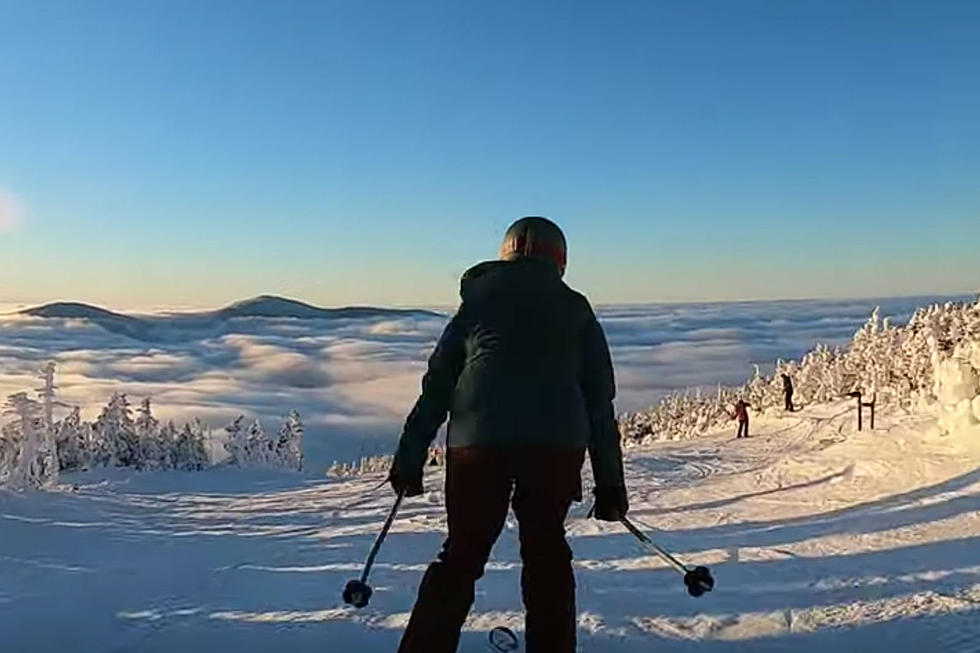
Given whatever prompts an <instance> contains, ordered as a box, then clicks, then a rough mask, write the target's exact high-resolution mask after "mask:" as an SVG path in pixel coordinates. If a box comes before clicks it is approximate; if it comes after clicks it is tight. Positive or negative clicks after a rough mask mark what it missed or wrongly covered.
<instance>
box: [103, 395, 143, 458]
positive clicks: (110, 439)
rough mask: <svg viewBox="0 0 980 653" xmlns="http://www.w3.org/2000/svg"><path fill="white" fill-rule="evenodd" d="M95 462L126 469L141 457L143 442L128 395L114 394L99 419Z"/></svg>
mask: <svg viewBox="0 0 980 653" xmlns="http://www.w3.org/2000/svg"><path fill="white" fill-rule="evenodd" d="M93 430H94V432H95V437H96V455H95V462H96V463H98V464H100V465H116V466H119V467H125V466H128V465H133V464H135V462H136V461H137V460H138V458H139V440H138V439H137V437H136V425H135V423H134V422H133V413H132V409H131V408H130V406H129V401H128V400H127V399H126V395H124V394H114V395H113V396H112V398H111V399H110V400H109V403H108V405H106V407H105V408H103V409H102V413H101V414H100V415H99V417H98V419H96V420H95V425H94V428H93Z"/></svg>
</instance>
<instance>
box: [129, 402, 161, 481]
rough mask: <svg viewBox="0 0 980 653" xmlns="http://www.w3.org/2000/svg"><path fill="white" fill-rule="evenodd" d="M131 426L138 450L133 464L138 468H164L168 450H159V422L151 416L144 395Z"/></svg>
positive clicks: (151, 411)
mask: <svg viewBox="0 0 980 653" xmlns="http://www.w3.org/2000/svg"><path fill="white" fill-rule="evenodd" d="M133 428H134V432H135V433H136V441H137V450H138V455H137V456H136V460H135V461H134V463H133V464H135V465H136V466H137V467H138V468H140V469H166V466H164V461H166V460H167V459H168V458H169V456H168V455H167V454H168V452H165V451H161V450H160V445H161V442H160V422H159V421H158V420H157V419H156V418H155V417H154V416H153V408H152V406H151V405H150V398H149V397H145V398H144V399H143V401H142V402H141V403H140V407H139V408H137V409H136V421H135V422H134V424H133Z"/></svg>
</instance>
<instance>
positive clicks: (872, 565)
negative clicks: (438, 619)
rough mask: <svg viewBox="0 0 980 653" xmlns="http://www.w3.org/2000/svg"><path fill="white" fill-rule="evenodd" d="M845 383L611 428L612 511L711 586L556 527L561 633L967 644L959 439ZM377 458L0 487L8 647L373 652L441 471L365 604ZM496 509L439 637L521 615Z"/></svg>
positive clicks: (969, 449)
mask: <svg viewBox="0 0 980 653" xmlns="http://www.w3.org/2000/svg"><path fill="white" fill-rule="evenodd" d="M848 407H849V405H848V404H846V403H841V404H835V405H826V406H814V407H807V408H805V409H804V410H802V411H800V412H798V413H794V414H792V415H779V414H775V415H772V416H761V417H758V418H756V419H754V421H753V423H752V429H753V437H752V438H750V439H748V440H738V441H736V440H734V439H733V434H734V423H733V425H732V428H731V429H727V430H726V431H725V432H724V433H720V432H719V433H716V434H713V435H709V436H708V437H704V438H701V439H698V440H689V441H678V442H668V443H661V444H658V445H654V446H649V447H642V448H631V449H628V450H627V468H628V483H629V485H630V493H631V503H632V513H631V515H632V517H634V518H635V520H636V521H637V522H638V523H641V524H643V525H645V526H646V527H647V528H648V530H650V531H651V533H652V536H653V537H654V539H655V540H656V541H657V542H659V543H661V544H662V545H664V546H666V547H667V548H669V549H671V550H673V551H674V552H675V553H676V554H677V555H678V556H679V557H681V559H683V560H685V561H687V562H689V563H696V564H706V565H708V566H710V567H711V569H712V572H713V574H714V576H715V578H716V581H717V586H716V589H715V591H714V592H713V593H711V594H708V595H706V596H705V597H703V598H701V599H693V598H690V597H688V596H687V594H686V593H685V591H684V587H683V584H682V583H681V579H680V577H679V576H678V575H677V574H676V572H674V571H672V570H671V569H669V568H668V567H667V566H666V564H665V563H663V562H662V561H661V560H660V559H658V558H655V557H651V556H650V555H649V554H647V553H646V552H645V551H644V550H643V549H641V548H639V546H638V544H637V543H636V542H635V540H633V539H632V538H631V537H630V536H629V535H628V534H626V533H624V532H623V530H622V528H621V527H620V526H618V525H616V524H606V523H599V522H595V521H592V520H587V519H585V513H586V512H587V510H588V506H587V505H586V504H579V505H576V506H575V507H574V508H573V510H572V513H571V514H570V516H569V521H568V532H569V535H570V541H571V543H572V548H573V550H574V551H575V555H576V562H575V564H576V574H577V579H578V586H579V589H578V602H579V612H580V616H579V632H580V638H579V641H580V645H579V649H580V651H587V652H593V651H595V652H603V653H606V652H609V653H639V652H640V651H644V652H646V651H666V652H676V651H695V650H696V651H699V652H701V651H708V652H714V651H788V650H792V651H796V652H799V651H803V652H804V653H805V652H813V653H816V652H817V651H820V652H823V651H827V650H835V649H836V650H840V651H851V650H855V651H857V650H862V651H879V650H880V651H889V652H899V653H900V652H905V651H908V652H912V651H933V650H942V651H944V653H956V652H961V651H980V513H978V510H980V443H971V442H966V441H962V440H957V439H952V438H946V439H930V438H928V437H927V436H924V435H922V434H923V433H925V432H926V427H927V426H928V425H929V424H930V423H931V422H930V418H928V417H927V416H904V415H888V414H885V415H883V416H882V417H881V418H880V420H879V423H878V428H877V429H876V430H875V431H873V432H869V431H865V432H863V433H856V432H855V431H854V424H853V421H854V416H853V414H852V411H849V410H848ZM380 480H381V477H380V476H369V477H364V478H359V479H355V480H347V481H343V482H339V481H328V480H324V479H322V478H314V477H311V476H300V475H295V474H285V473H273V472H268V473H265V472H254V471H251V472H244V471H239V470H214V471H211V472H206V473H196V474H195V473H176V472H170V473H147V474H135V473H132V472H124V471H119V470H109V471H106V470H98V471H96V472H90V473H86V474H79V475H75V476H73V477H68V478H67V479H66V483H65V484H63V485H62V486H60V487H59V488H58V490H56V491H53V492H45V493H39V492H35V493H21V494H15V493H0V633H2V635H0V637H2V639H0V641H2V642H3V647H2V650H4V651H8V650H9V651H15V652H18V653H19V652H34V651H38V652H47V651H51V652H64V651H83V652H86V653H102V652H105V653H137V652H148V653H149V652H165V651H178V650H179V651H189V652H193V651H216V650H229V651H235V652H236V653H248V652H252V651H255V652H258V651H270V650H288V651H290V653H300V652H305V651H310V652H312V651H322V652H330V651H341V650H348V649H349V647H357V648H356V650H359V651H366V652H373V651H394V650H395V648H396V646H397V641H398V637H399V634H400V630H401V629H402V628H403V627H404V625H405V623H406V621H407V618H408V611H409V610H410V609H411V605H412V601H413V599H414V594H415V589H416V585H417V583H418V581H419V579H420V576H421V574H422V572H423V571H424V569H425V565H426V564H427V563H428V561H429V560H430V559H431V557H432V556H433V555H434V554H435V552H436V551H437V550H438V547H439V545H440V543H441V541H442V537H443V529H444V526H445V520H444V517H443V507H442V492H441V490H440V489H439V485H440V482H441V473H440V472H439V471H438V470H435V471H432V470H430V472H429V475H428V477H427V480H426V485H427V488H428V489H429V490H430V491H429V492H428V493H427V494H425V495H423V496H421V497H418V498H416V499H411V500H407V501H406V504H405V507H404V509H403V511H402V512H401V513H400V515H399V518H398V520H397V521H396V522H395V524H394V526H393V529H392V534H391V536H390V539H389V540H388V542H387V544H386V546H385V548H383V549H382V552H381V555H380V557H379V559H378V562H377V564H376V566H375V570H374V572H373V574H372V577H371V579H370V583H371V585H372V586H373V588H374V590H375V594H374V597H373V598H372V601H371V605H370V606H369V607H367V608H365V609H363V610H360V611H356V610H354V609H351V608H348V607H346V606H344V605H343V604H342V602H341V600H340V590H341V588H342V587H343V585H344V583H345V582H346V581H347V580H348V579H350V578H353V577H356V576H357V575H358V574H359V572H360V567H361V564H362V562H363V559H364V557H365V556H366V554H367V551H368V549H369V547H370V545H371V542H372V541H373V539H374V536H375V534H376V532H377V530H378V529H379V528H380V526H381V524H382V522H383V520H384V517H385V513H386V511H387V509H388V508H389V507H390V504H391V496H390V494H389V492H388V491H387V488H383V489H380V490H376V491H374V492H373V493H372V492H371V491H372V489H373V488H375V487H376V486H377V485H378V483H379V482H380ZM516 538H517V533H516V524H515V523H514V521H513V519H509V520H508V523H507V527H506V528H505V529H504V532H503V534H502V536H501V538H500V541H499V542H498V544H497V545H496V547H495V548H494V552H493V556H492V558H491V561H490V564H489V565H488V566H487V571H486V575H485V576H484V578H483V579H482V580H481V581H480V583H479V585H478V588H477V597H476V603H475V605H474V608H473V611H472V613H471V617H470V619H469V621H468V622H467V625H466V631H465V632H464V635H463V643H462V645H461V647H460V651H462V652H463V653H478V652H481V651H485V650H486V648H485V637H486V631H488V630H489V629H490V628H492V627H493V626H498V625H502V626H507V627H509V628H512V629H513V630H515V631H516V632H518V633H520V632H521V631H522V629H523V613H522V605H521V600H520V594H519V589H518V584H519V574H520V563H519V557H518V553H517V540H516Z"/></svg>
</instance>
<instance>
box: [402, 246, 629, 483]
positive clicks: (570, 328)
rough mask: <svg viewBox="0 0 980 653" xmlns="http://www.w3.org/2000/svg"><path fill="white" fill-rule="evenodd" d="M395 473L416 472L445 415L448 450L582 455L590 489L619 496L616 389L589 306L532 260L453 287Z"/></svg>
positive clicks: (479, 270) (486, 266)
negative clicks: (451, 307)
mask: <svg viewBox="0 0 980 653" xmlns="http://www.w3.org/2000/svg"><path fill="white" fill-rule="evenodd" d="M460 296H461V298H462V303H461V304H460V307H459V310H458V311H457V312H456V315H455V316H454V317H453V318H452V320H451V321H450V322H449V324H448V326H446V329H445V331H444V332H443V334H442V337H441V338H440V339H439V342H438V344H437V345H436V348H435V350H434V351H433V353H432V356H431V357H430V358H429V367H428V371H427V372H426V374H425V376H424V377H423V379H422V394H421V396H420V397H419V398H418V401H417V402H416V403H415V407H414V408H413V409H412V412H411V413H410V414H409V416H408V419H407V420H406V422H405V428H404V430H403V432H402V435H401V439H400V440H399V444H398V452H397V454H396V459H395V465H396V467H398V468H399V469H403V470H406V471H408V470H415V469H421V467H422V465H423V463H424V460H425V457H426V452H427V450H428V446H429V444H430V443H431V442H432V440H433V439H434V438H435V436H436V433H437V431H438V430H439V427H440V426H441V425H442V423H443V422H444V421H445V419H446V414H447V412H448V413H449V430H448V436H447V441H448V445H449V447H450V448H461V447H487V448H517V447H535V448H545V449H548V448H550V449H563V450H564V449H585V448H588V450H589V455H590V457H591V460H592V469H593V475H594V477H595V481H596V486H597V487H623V486H624V480H623V462H622V450H621V448H620V441H619V429H618V427H617V425H616V420H615V417H614V413H613V398H614V396H615V393H616V384H615V380H614V377H613V369H612V363H611V361H610V358H609V348H608V346H607V344H606V338H605V335H604V334H603V332H602V327H601V326H600V325H599V322H598V321H597V320H596V317H595V314H594V313H593V311H592V307H591V306H590V305H589V302H588V300H587V299H586V298H585V297H583V296H582V295H580V294H579V293H577V292H575V291H574V290H572V289H571V288H569V287H568V286H567V285H565V283H564V282H563V281H562V279H561V276H560V275H559V274H558V270H557V268H556V267H555V266H554V265H553V264H551V263H548V262H543V261H539V260H535V259H519V260H516V261H488V262H485V263H480V264H479V265H477V266H475V267H473V268H472V269H470V270H469V271H467V272H466V274H464V275H463V278H462V280H461V282H460Z"/></svg>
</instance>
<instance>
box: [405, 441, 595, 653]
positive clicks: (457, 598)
mask: <svg viewBox="0 0 980 653" xmlns="http://www.w3.org/2000/svg"><path fill="white" fill-rule="evenodd" d="M584 455H585V452H584V451H581V450H574V451H568V450H559V451H554V450H541V449H506V450H504V449H498V450H489V449H475V448H463V449H459V448H456V449H450V450H449V455H448V462H447V469H446V512H447V517H448V522H449V536H448V537H447V538H446V541H445V542H444V543H443V545H442V550H441V551H440V552H439V555H438V557H437V559H436V561H435V562H433V563H432V564H431V565H429V568H428V570H426V572H425V575H424V576H423V578H422V583H421V585H420V586H419V592H418V598H417V599H416V601H415V608H414V609H413V610H412V616H411V619H410V620H409V622H408V627H407V628H406V630H405V634H404V636H403V637H402V641H401V645H400V646H399V648H398V653H454V652H455V651H456V647H457V645H458V643H459V635H460V629H461V628H462V626H463V622H464V621H465V620H466V615H467V614H468V613H469V611H470V606H472V604H473V593H474V584H475V583H476V580H477V579H478V578H480V577H481V576H482V575H483V567H484V565H485V564H486V562H487V558H488V557H489V556H490V549H491V547H492V546H493V543H494V542H495V541H496V539H497V536H498V535H500V531H501V530H502V529H503V526H504V520H505V519H506V517H507V510H508V506H509V505H513V507H514V513H515V514H516V515H517V522H518V526H519V529H520V530H519V533H520V544H521V560H522V561H523V563H524V566H523V570H522V571H521V590H522V593H523V596H524V608H525V651H526V652H527V653H574V651H575V578H574V576H573V574H572V552H571V549H569V547H568V543H567V542H566V541H565V517H566V515H567V514H568V508H569V506H570V505H571V503H572V501H575V500H581V497H582V480H581V470H582V462H583V460H584Z"/></svg>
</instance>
